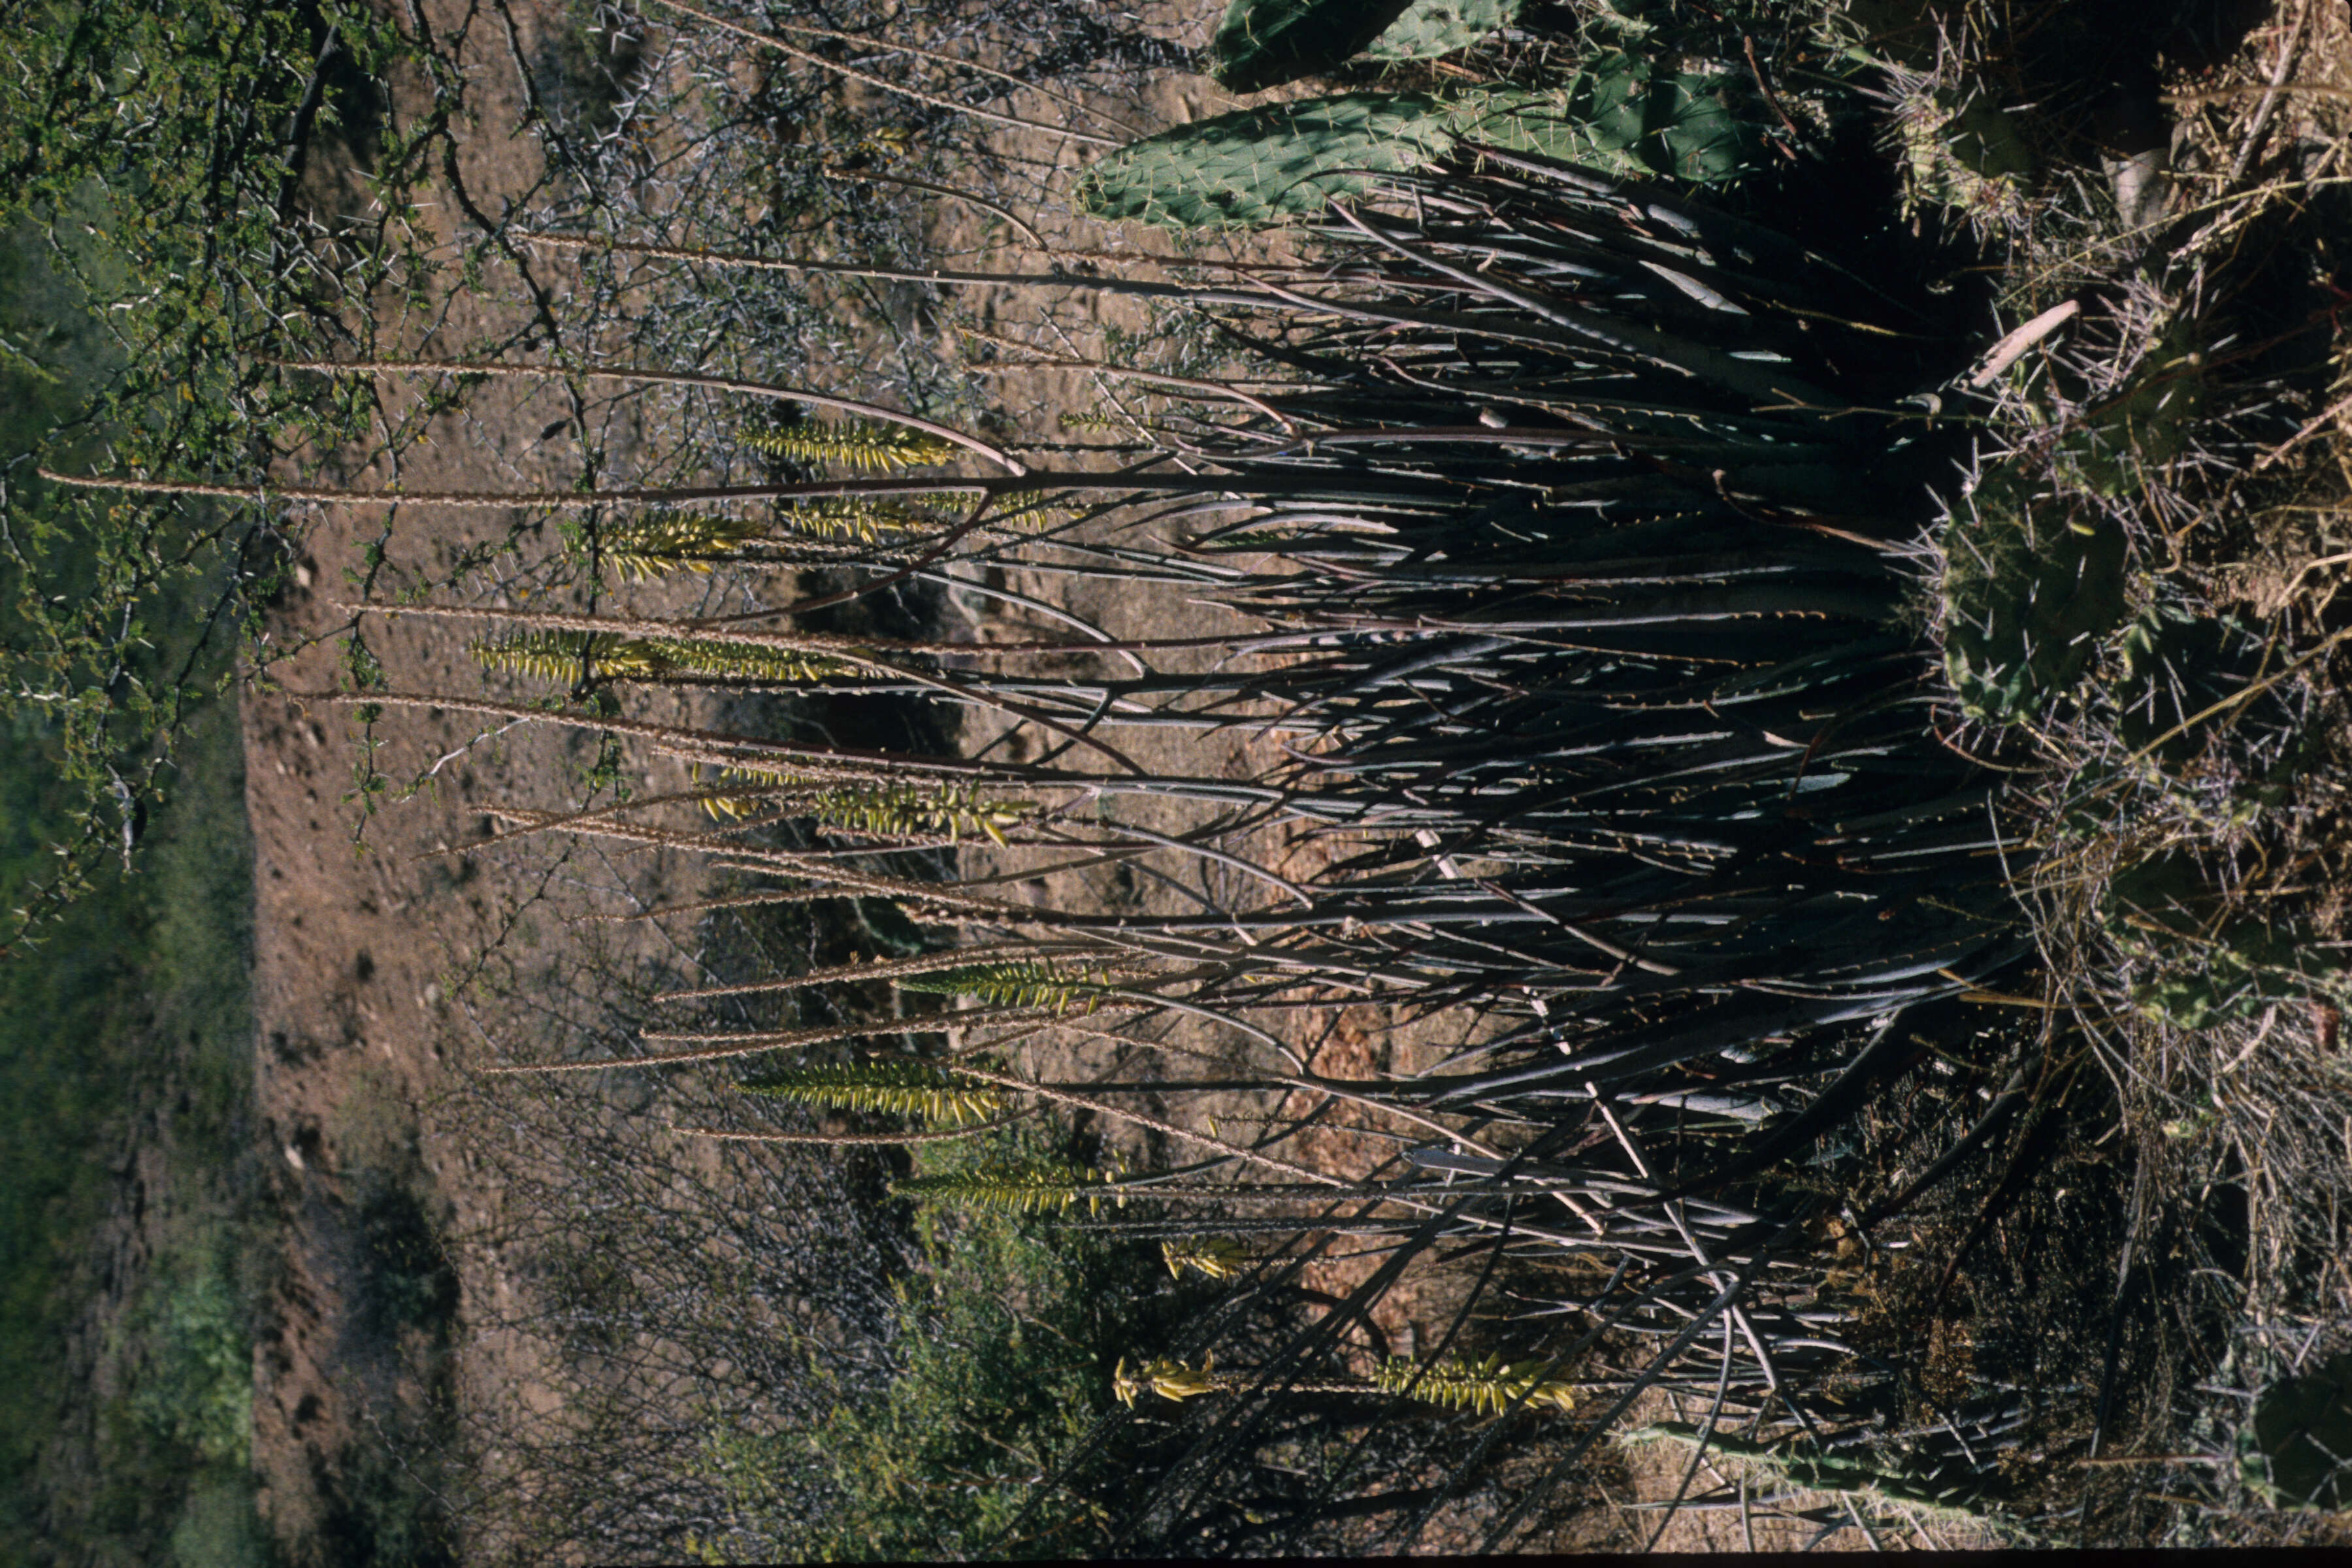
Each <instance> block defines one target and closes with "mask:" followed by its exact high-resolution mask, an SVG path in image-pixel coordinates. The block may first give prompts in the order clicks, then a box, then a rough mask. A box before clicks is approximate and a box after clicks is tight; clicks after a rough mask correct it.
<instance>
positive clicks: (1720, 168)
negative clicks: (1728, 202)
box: [1077, 53, 1756, 228]
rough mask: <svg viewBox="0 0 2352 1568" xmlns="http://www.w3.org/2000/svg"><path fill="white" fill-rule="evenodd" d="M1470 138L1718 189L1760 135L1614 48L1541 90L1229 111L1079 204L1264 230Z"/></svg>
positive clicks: (1111, 164)
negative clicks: (1711, 183)
mask: <svg viewBox="0 0 2352 1568" xmlns="http://www.w3.org/2000/svg"><path fill="white" fill-rule="evenodd" d="M1461 142H1474V143H1476V144H1479V145H1482V146H1489V147H1496V148H1499V149H1501V150H1503V151H1505V152H1512V153H1535V154H1537V155H1538V156H1542V157H1546V158H1554V159H1558V160H1559V161H1561V162H1563V163H1579V164H1582V165H1584V166H1586V167H1588V168H1594V169H1598V170H1600V171H1601V172H1602V173H1604V174H1612V175H1615V176H1617V177H1620V178H1640V177H1643V176H1646V175H1650V174H1676V175H1680V176H1682V177H1684V178H1687V179H1695V180H1717V179H1727V178H1730V177H1732V176H1733V175H1735V174H1738V173H1739V172H1740V171H1742V170H1744V169H1745V168H1747V167H1748V165H1749V163H1750V162H1751V161H1752V153H1751V148H1752V147H1753V145H1754V144H1755V142H1756V137H1755V134H1754V132H1753V130H1752V128H1751V127H1750V126H1749V125H1748V122H1747V121H1743V120H1742V119H1741V118H1740V117H1739V116H1738V115H1737V114H1735V113H1733V112H1732V111H1731V110H1730V108H1729V107H1727V104H1726V102H1725V101H1723V100H1722V99H1721V98H1720V96H1719V95H1717V93H1716V92H1715V89H1711V88H1709V87H1708V86H1707V85H1706V83H1704V82H1702V81H1701V80H1700V79H1697V78H1696V77H1686V76H1678V75H1669V76H1662V77H1653V76H1652V75H1651V74H1650V71H1649V68H1648V67H1647V66H1646V65H1645V64H1644V63H1643V62H1642V61H1640V60H1636V59H1633V58H1631V57H1629V56H1626V55H1622V54H1616V53H1612V54H1608V55H1604V56H1601V57H1600V58H1596V59H1595V60H1594V61H1593V62H1592V64H1591V67H1590V68H1588V69H1586V70H1585V71H1584V72H1582V73H1581V74H1580V75H1579V76H1578V78H1577V79H1576V80H1575V81H1574V82H1572V83H1570V84H1569V85H1567V86H1563V87H1559V88H1554V89H1544V90H1539V91H1538V90H1533V89H1522V88H1496V89H1480V90H1475V91H1469V92H1460V93H1453V94H1449V95H1446V96H1444V97H1442V98H1441V97H1437V96H1433V95H1431V94H1427V93H1346V94H1342V95H1340V96H1338V97H1334V98H1321V99H1312V100H1304V101H1301V102H1297V103H1280V104H1268V105H1266V106H1265V107H1263V108H1259V109H1244V110H1235V111H1234V112H1233V113H1231V114H1221V115H1218V116H1216V117H1215V118H1214V119H1211V120H1203V121H1198V122H1196V123H1194V124H1192V125H1185V126H1180V127H1178V128H1177V129H1175V130H1173V131H1167V132H1161V133H1160V134H1159V135H1157V136H1152V137H1148V138H1146V139H1145V140H1143V141H1140V142H1132V143H1130V144H1129V145H1128V146H1125V147H1122V148H1120V149H1118V151H1117V152H1115V153H1109V154H1108V155H1107V156H1105V157H1103V158H1101V159H1099V160H1097V162H1096V163H1094V164H1093V165H1092V166H1091V167H1089V168H1088V169H1087V172H1086V173H1085V174H1083V175H1081V176H1080V178H1079V181H1078V187H1077V189H1078V199H1079V201H1080V202H1081V203H1082V204H1083V205H1085V207H1086V209H1087V211H1088V212H1090V213H1093V214H1094V215H1095V216H1097V217H1108V218H1123V219H1129V220H1135V221H1140V222H1144V223H1151V224H1158V225H1160V226H1165V227H1174V228H1225V227H1247V226H1261V225H1265V224H1272V223H1279V222H1282V221H1284V220H1286V219H1290V218H1302V217H1313V216H1317V215H1318V214H1320V213H1321V212H1322V211H1323V209H1324V207H1325V205H1326V204H1328V203H1329V202H1330V201H1332V200H1333V199H1335V198H1346V197H1352V196H1360V195H1363V194H1364V193H1365V192H1366V191H1367V190H1369V189H1370V187H1371V185H1372V184H1373V182H1374V181H1375V180H1376V179H1377V178H1378V177H1379V176H1380V175H1381V174H1399V173H1402V172H1403V171H1406V170H1409V169H1413V168H1418V167H1422V166H1424V165H1426V164H1428V163H1432V162H1433V161H1435V160H1436V159H1438V158H1441V157H1443V156H1444V155H1445V154H1446V153H1449V152H1451V151H1452V150H1453V149H1454V147H1455V146H1456V145H1457V144H1459V143H1461Z"/></svg>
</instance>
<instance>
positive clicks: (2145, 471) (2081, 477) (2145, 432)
mask: <svg viewBox="0 0 2352 1568" xmlns="http://www.w3.org/2000/svg"><path fill="white" fill-rule="evenodd" d="M2204 406H2205V355H2204V353H2203V352H2202V345H2201V343H2200V341H2199V338H2198V335H2197V323H2196V322H2194V321H2189V320H2188V319H2186V318H2183V319H2180V320H2179V321H2174V322H2173V323H2172V324H2171V325H2170V326H2168V327H2167V328H2166V329H2165V330H2164V331H2162V332H2161V333H2159V334H2158V335H2157V337H2156V338H2155V340H2154V341H2153V342H2150V344H2149V345H2148V348H2147V352H2146V353H2143V354H2142V355H2141V356H2140V360H2139V363H2138V364H2137V365H2136V366H2134V367H2133V370H2132V374H2131V377H2130V379H2129V380H2127V381H2126V383H2125V384H2124V385H2123V387H2122V388H2121V389H2120V390H2119V391H2116V392H2114V393H2111V394H2109V395H2106V396H2105V397H2104V398H2102V399H2100V400H2099V402H2097V403H2096V404H2095V405H2093V406H2092V407H2090V408H2089V409H2088V410H2086V411H2085V417H2084V418H2083V419H2082V420H2081V421H2080V422H2079V423H2077V424H2076V425H2075V426H2074V427H2073V428H2071V429H2069V430H2068V431H2067V432H2066V434H2065V436H2064V437H2063V439H2062V440H2061V441H2060V443H2059V451H2060V454H2061V463H2062V466H2063V468H2064V469H2065V471H2066V476H2067V478H2069V479H2072V480H2073V481H2074V482H2075V483H2077V484H2080V485H2082V486H2083V487H2084V488H2085V489H2090V490H2093V491H2095V492H2096V493H2097V494H2099V495H2103V496H2126V495H2133V494H2137V492H2139V491H2140V490H2141V489H2144V488H2146V486H2147V484H2148V483H2149V481H2150V480H2151V479H2153V478H2155V477H2156V476H2157V475H2158V471H2159V470H2161V469H2162V468H2165V467H2166V466H2167V465H2168V464H2170V463H2172V462H2173V461H2174V460H2176V459H2177V458H2180V457H2182V456H2184V455H2185V454H2186V453H2187V452H2188V451H2189V440H2190V438H2191V436H2192V434H2193V433H2194V431H2195V430H2196V428H2197V426H2198V422H2199V418H2200V415H2201V414H2202V413H2203V411H2204Z"/></svg>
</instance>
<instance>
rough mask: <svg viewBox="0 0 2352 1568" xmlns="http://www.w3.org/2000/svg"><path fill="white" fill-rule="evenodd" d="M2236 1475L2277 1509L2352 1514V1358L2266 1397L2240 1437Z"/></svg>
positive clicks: (2272, 1389) (2289, 1382)
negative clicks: (2348, 1510)
mask: <svg viewBox="0 0 2352 1568" xmlns="http://www.w3.org/2000/svg"><path fill="white" fill-rule="evenodd" d="M2238 1473H2239V1474H2240V1475H2241V1476H2242V1478H2244V1480H2245V1483H2246V1489H2248V1490H2249V1491H2252V1493H2253V1494H2254V1495H2255V1496H2257V1497H2259V1498H2260V1499H2262V1500H2263V1502H2264V1503H2266V1504H2268V1505H2269V1506H2270V1507H2272V1508H2292V1509H2324V1510H2329V1511H2331V1512H2333V1511H2339V1510H2344V1509H2347V1508H2352V1355H2339V1356H2336V1357H2333V1358H2331V1359H2330V1360H2329V1361H2328V1362H2326V1363H2325V1364H2324V1365H2322V1366H2320V1367H2319V1368H2318V1369H2317V1370H2315V1371H2314V1372H2311V1373H2305V1375H2303V1376H2301V1377H2291V1378H2287V1379H2285V1380H2284V1381H2282V1382H2279V1383H2274V1384H2271V1386H2269V1387H2268V1388H2265V1389H2263V1392H2262V1394H2261V1396H2260V1397H2259V1398H2257V1399H2256V1400H2255V1401H2254V1409H2253V1414H2252V1418H2251V1419H2249V1420H2248V1421H2247V1423H2246V1426H2245V1429H2244V1430H2243V1431H2242V1432H2241V1433H2239V1435H2238Z"/></svg>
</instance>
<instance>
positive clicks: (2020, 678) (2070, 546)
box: [1942, 468, 2126, 723]
mask: <svg viewBox="0 0 2352 1568" xmlns="http://www.w3.org/2000/svg"><path fill="white" fill-rule="evenodd" d="M1944 554H1945V568H1944V581H1943V584H1942V595H1943V600H1944V628H1945V630H1944V665H1945V670H1946V672H1947V673H1948V675H1949V676H1950V678H1951V682H1952V686H1953V689H1954V690H1956V691H1957V692H1958V695H1959V699H1960V706H1961V707H1962V708H1963V709H1965V710H1967V712H1968V713H1969V717H1971V718H1975V719H1982V720H1987V721H1992V722H1996V723H2006V722H2009V721H2012V720H2016V719H2021V718H2023V717H2025V716H2026V715H2028V714H2030V713H2032V712H2033V711H2034V710H2037V709H2038V708H2040V707H2041V705H2042V703H2043V702H2044V701H2045V700H2048V699H2049V698H2050V697H2052V696H2053V695H2054V694H2056V693H2057V692H2058V691H2060V690H2062V689H2064V688H2065V687H2067V686H2069V685H2071V684H2073V683H2074V680H2076V679H2078V678H2079V677H2080V676H2081V675H2082V674H2083V672H2084V670H2085V669H2086V668H2089V666H2090V662H2091V657H2092V655H2093V654H2094V653H2095V652H2096V651H2097V648H2098V642H2099V639H2100V638H2102V637H2105V636H2107V635H2108V634H2109V633H2111V632H2113V631H2114V630H2116V628H2117V627H2118V626H2122V625H2123V623H2124V617H2125V614H2126V604H2125V596H2124V556H2125V551H2124V539H2123V534H2122V532H2121V531H2120V530H2119V529H2118V528H2117V527H2116V524H2115V523H2114V522H2113V521H2109V520H2107V519H2105V518H2101V517H2096V516H2090V517H2087V518H2084V517H2077V516H2075V515H2072V514H2071V509H2067V508H2064V507H2063V506H2058V505H2049V504H2041V503H2040V501H2039V498H2035V497H2032V496H2031V495H2030V494H2029V493H2028V490H2027V486H2026V482H2025V480H2024V479H2022V477H2021V476H2020V475H2019V474H2018V473H2017V472H2016V471H2015V470H2013V469H2010V468H1995V469H1993V470H1992V471H1991V472H1990V473H1988V474H1987V475H1985V476H1984V478H1983V479H1981V480H1980V481H1979V484H1978V486H1977V488H1976V491H1975V493H1974V494H1973V495H1972V496H1970V498H1969V503H1968V505H1967V506H1965V507H1964V508H1962V509H1961V510H1960V511H1959V512H1958V513H1957V514H1956V515H1955V516H1954V517H1953V519H1952V521H1951V524H1950V527H1949V528H1948V530H1947V531H1946V535H1945V541H1944Z"/></svg>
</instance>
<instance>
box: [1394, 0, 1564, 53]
mask: <svg viewBox="0 0 2352 1568" xmlns="http://www.w3.org/2000/svg"><path fill="white" fill-rule="evenodd" d="M1523 3H1524V0H1413V3H1412V5H1408V6H1406V7H1405V8H1404V15H1403V16H1399V17H1398V18H1397V19H1396V20H1395V21H1393V22H1391V23H1390V24H1389V25H1388V27H1387V29H1386V30H1385V31H1383V32H1382V33H1381V36H1380V37H1377V38H1374V39H1373V40H1372V41H1371V44H1370V47H1368V48H1366V49H1365V50H1364V52H1365V53H1366V54H1368V55H1370V56H1371V57H1372V58H1374V59H1379V60H1428V59H1435V58H1437V57H1438V56H1440V55H1450V54H1452V53H1453V52H1454V50H1456V49H1466V48H1468V47H1470V46H1471V45H1473V44H1475V43H1476V42H1478V40H1480V39H1481V38H1484V37H1486V35H1487V34H1489V33H1491V32H1493V31H1495V29H1496V28H1497V27H1506V26H1510V24H1511V23H1512V22H1514V21H1516V20H1517V19H1518V15H1519V7H1520V5H1522V4H1523Z"/></svg>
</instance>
